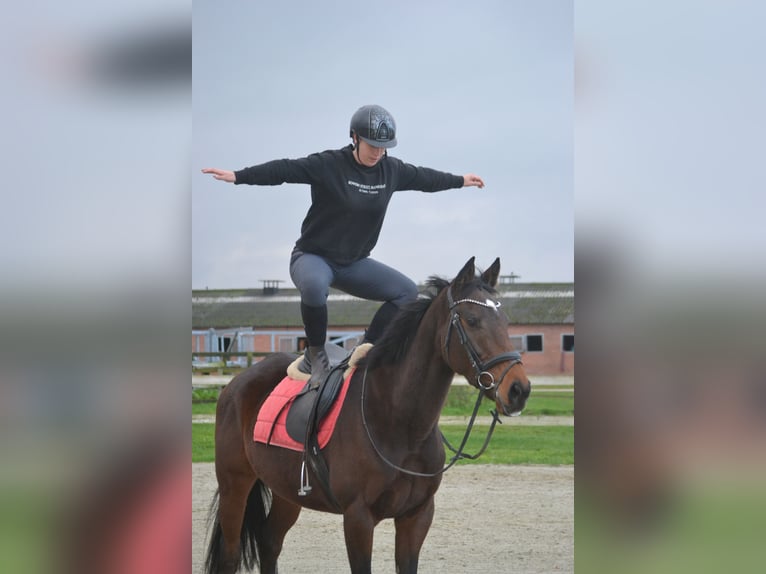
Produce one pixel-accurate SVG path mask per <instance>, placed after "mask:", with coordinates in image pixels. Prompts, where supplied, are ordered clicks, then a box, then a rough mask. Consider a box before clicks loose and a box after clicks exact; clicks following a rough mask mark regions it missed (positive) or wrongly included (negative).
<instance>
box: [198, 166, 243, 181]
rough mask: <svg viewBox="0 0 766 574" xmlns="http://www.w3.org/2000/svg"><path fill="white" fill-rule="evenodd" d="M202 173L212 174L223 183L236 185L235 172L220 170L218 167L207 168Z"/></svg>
mask: <svg viewBox="0 0 766 574" xmlns="http://www.w3.org/2000/svg"><path fill="white" fill-rule="evenodd" d="M202 173H212V174H213V177H214V178H216V179H220V180H221V181H228V182H229V183H234V181H235V180H236V177H235V176H234V172H233V171H229V170H228V169H218V168H217V167H206V168H204V169H203V170H202Z"/></svg>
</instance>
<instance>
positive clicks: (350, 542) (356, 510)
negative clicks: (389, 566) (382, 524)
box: [343, 503, 375, 574]
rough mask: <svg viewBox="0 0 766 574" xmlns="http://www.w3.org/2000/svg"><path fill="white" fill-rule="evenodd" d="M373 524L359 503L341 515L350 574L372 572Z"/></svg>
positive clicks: (366, 511)
mask: <svg viewBox="0 0 766 574" xmlns="http://www.w3.org/2000/svg"><path fill="white" fill-rule="evenodd" d="M374 529H375V522H374V520H373V519H372V516H371V515H370V510H369V509H368V508H367V507H366V506H364V505H362V504H361V503H358V504H354V505H351V506H350V507H348V508H347V509H346V512H345V513H344V514H343V532H344V534H345V537H346V553H347V554H348V562H349V565H350V566H351V573H352V574H370V572H372V534H373V531H374Z"/></svg>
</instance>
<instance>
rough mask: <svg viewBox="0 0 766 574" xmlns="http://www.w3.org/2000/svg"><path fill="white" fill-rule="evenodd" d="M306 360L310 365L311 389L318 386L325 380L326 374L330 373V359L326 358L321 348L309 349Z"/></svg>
mask: <svg viewBox="0 0 766 574" xmlns="http://www.w3.org/2000/svg"><path fill="white" fill-rule="evenodd" d="M308 359H309V362H310V364H311V377H310V378H309V385H311V386H312V387H314V386H318V385H319V384H320V383H322V381H324V380H325V379H326V378H327V374H328V373H329V372H330V359H328V358H327V353H326V352H325V350H324V347H323V346H317V347H309V348H308Z"/></svg>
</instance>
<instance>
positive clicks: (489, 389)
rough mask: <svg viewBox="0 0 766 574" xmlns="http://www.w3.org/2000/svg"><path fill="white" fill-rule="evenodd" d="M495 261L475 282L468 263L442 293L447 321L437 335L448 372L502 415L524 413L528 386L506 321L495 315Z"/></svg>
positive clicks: (471, 264) (502, 315)
mask: <svg viewBox="0 0 766 574" xmlns="http://www.w3.org/2000/svg"><path fill="white" fill-rule="evenodd" d="M499 273H500V259H499V258H497V259H495V262H494V263H493V264H492V265H491V266H490V268H489V269H487V270H486V271H485V272H484V273H482V274H481V276H480V277H476V269H475V266H474V258H473V257H471V259H469V260H468V263H466V264H465V266H464V267H463V269H462V270H461V271H460V273H458V275H457V277H455V279H454V280H453V281H452V282H451V283H450V284H449V286H448V287H447V289H445V290H444V292H443V293H442V297H443V298H444V299H443V301H444V304H445V305H446V307H447V309H448V312H449V316H448V318H447V320H446V322H445V327H444V329H442V330H441V333H442V334H441V335H440V336H441V337H442V341H441V349H442V353H443V356H444V360H445V361H446V362H447V364H448V365H449V366H450V367H451V368H452V370H453V371H455V372H456V373H459V374H461V375H463V376H465V378H466V379H468V381H469V382H470V383H471V384H472V385H473V386H475V387H477V388H478V389H481V390H482V391H483V392H484V394H485V395H486V396H487V397H488V398H490V399H493V400H494V401H495V404H496V405H497V410H498V412H499V413H501V414H504V415H511V416H513V415H518V414H520V413H521V411H522V410H524V407H525V405H526V403H527V397H529V392H530V389H531V384H530V382H529V379H528V378H527V375H526V373H525V372H524V366H523V365H522V364H521V355H520V354H519V353H517V352H516V351H514V349H513V345H511V341H510V338H509V337H508V317H507V316H506V314H505V313H504V312H503V311H501V310H500V302H499V301H498V300H497V298H496V296H497V293H496V291H495V289H494V287H495V285H496V284H497V277H498V275H499Z"/></svg>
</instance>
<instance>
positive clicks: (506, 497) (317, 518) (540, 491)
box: [192, 463, 574, 574]
mask: <svg viewBox="0 0 766 574" xmlns="http://www.w3.org/2000/svg"><path fill="white" fill-rule="evenodd" d="M215 489H216V482H215V472H214V469H213V464H212V463H197V464H192V528H193V532H192V544H193V547H192V548H193V556H192V564H193V572H194V573H200V572H202V562H203V558H204V553H205V550H206V549H207V532H206V530H205V520H206V518H207V509H208V506H209V504H210V500H211V499H212V496H213V493H214V492H215ZM573 497H574V467H573V466H562V467H552V466H499V465H496V466H493V465H476V466H468V465H463V466H460V465H458V466H457V467H455V468H452V469H451V470H449V471H447V473H446V474H445V476H444V480H443V481H442V484H441V487H440V489H439V491H438V492H437V494H436V515H435V517H434V522H433V525H432V526H431V530H430V532H429V534H428V538H426V541H425V544H424V546H423V550H422V551H421V554H420V568H419V572H421V573H422V574H453V573H454V574H465V573H473V572H481V573H492V574H495V573H504V572H508V573H519V574H532V573H535V574H549V573H552V572H555V573H558V572H562V573H566V572H570V573H571V572H574V508H573ZM372 566H373V572H395V571H396V567H395V564H394V525H393V521H392V520H385V521H383V522H381V523H380V524H379V525H378V527H377V528H376V529H375V542H374V548H373V564H372ZM279 571H280V572H282V573H286V574H303V573H305V574H334V573H342V572H348V571H349V570H348V563H347V560H346V549H345V544H344V541H343V524H342V517H341V516H339V515H335V514H326V513H320V512H315V511H311V510H305V509H304V510H303V512H301V515H300V518H299V519H298V522H297V523H296V525H295V526H294V527H293V528H292V530H290V532H289V533H288V535H287V538H286V539H285V545H284V550H283V551H282V555H281V556H280V560H279Z"/></svg>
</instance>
